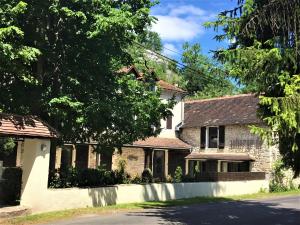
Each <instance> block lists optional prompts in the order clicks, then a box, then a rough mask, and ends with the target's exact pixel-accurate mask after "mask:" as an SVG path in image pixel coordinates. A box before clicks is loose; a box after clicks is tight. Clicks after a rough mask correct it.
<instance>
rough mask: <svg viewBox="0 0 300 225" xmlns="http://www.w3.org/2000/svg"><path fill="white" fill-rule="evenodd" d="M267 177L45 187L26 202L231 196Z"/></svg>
mask: <svg viewBox="0 0 300 225" xmlns="http://www.w3.org/2000/svg"><path fill="white" fill-rule="evenodd" d="M267 188H268V182H267V181H266V180H253V181H225V182H201V183H200V182H199V183H175V184H172V183H161V184H148V185H136V184H131V185H116V186H111V187H101V188H85V189H81V188H66V189H48V190H45V192H41V193H40V194H38V193H36V195H32V197H31V201H30V202H29V201H28V200H27V202H26V203H27V204H29V203H30V204H29V205H27V206H29V207H31V208H32V212H34V213H36V212H46V211H54V210H63V209H72V208H82V207H95V206H104V205H112V204H122V203H134V202H145V201H164V200H169V199H181V198H191V197H197V196H230V195H241V194H250V193H256V192H259V191H260V189H267Z"/></svg>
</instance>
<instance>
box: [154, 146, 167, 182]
mask: <svg viewBox="0 0 300 225" xmlns="http://www.w3.org/2000/svg"><path fill="white" fill-rule="evenodd" d="M153 177H154V178H160V179H161V180H163V179H164V178H165V151H163V150H154V152H153Z"/></svg>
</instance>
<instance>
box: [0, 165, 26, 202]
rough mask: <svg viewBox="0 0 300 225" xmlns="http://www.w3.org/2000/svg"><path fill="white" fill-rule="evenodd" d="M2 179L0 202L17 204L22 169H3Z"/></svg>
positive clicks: (19, 195)
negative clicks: (0, 199)
mask: <svg viewBox="0 0 300 225" xmlns="http://www.w3.org/2000/svg"><path fill="white" fill-rule="evenodd" d="M2 178H3V181H2V185H1V186H2V196H1V198H2V201H3V202H4V203H5V204H11V205H15V204H17V203H18V201H19V200H20V197H21V186H22V169H21V168H20V167H9V168H5V169H4V171H3V174H2Z"/></svg>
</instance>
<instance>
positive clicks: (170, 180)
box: [166, 175, 174, 183]
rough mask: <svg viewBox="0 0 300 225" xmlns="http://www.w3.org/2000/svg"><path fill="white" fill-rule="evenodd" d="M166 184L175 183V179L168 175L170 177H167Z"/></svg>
mask: <svg viewBox="0 0 300 225" xmlns="http://www.w3.org/2000/svg"><path fill="white" fill-rule="evenodd" d="M166 182H167V183H173V182H174V179H173V177H172V176H171V175H168V176H167V177H166Z"/></svg>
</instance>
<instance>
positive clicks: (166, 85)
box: [157, 80, 185, 93]
mask: <svg viewBox="0 0 300 225" xmlns="http://www.w3.org/2000/svg"><path fill="white" fill-rule="evenodd" d="M157 84H158V86H160V87H161V88H162V89H165V90H169V91H175V92H181V93H184V92H185V91H184V90H182V89H181V88H179V87H177V86H175V85H173V84H170V83H167V82H165V81H163V80H159V81H158V82H157Z"/></svg>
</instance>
